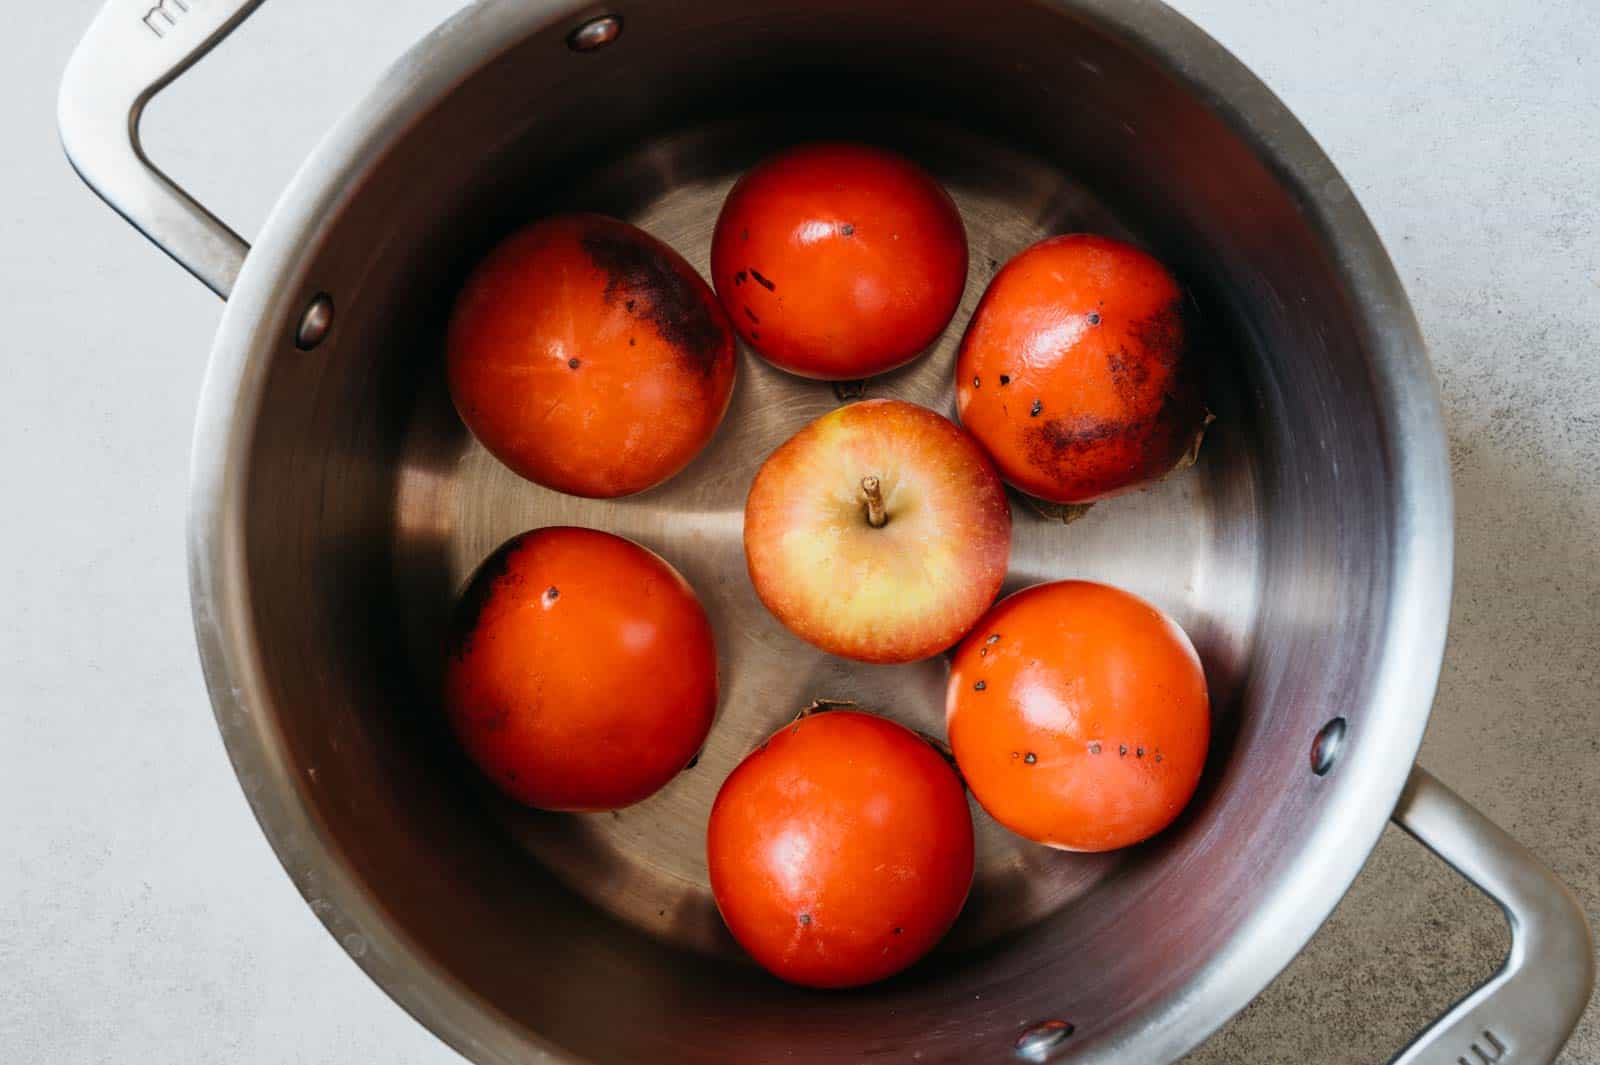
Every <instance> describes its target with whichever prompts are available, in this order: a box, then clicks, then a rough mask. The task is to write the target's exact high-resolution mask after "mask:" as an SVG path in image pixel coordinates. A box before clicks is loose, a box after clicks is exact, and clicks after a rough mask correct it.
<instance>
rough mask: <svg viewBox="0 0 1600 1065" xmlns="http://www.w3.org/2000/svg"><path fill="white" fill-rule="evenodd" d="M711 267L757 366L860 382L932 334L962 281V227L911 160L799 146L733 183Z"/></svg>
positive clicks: (851, 147)
mask: <svg viewBox="0 0 1600 1065" xmlns="http://www.w3.org/2000/svg"><path fill="white" fill-rule="evenodd" d="M711 277H712V281H713V283H714V284H715V285H716V288H717V295H718V297H719V298H720V299H721V300H722V303H723V306H724V307H726V308H727V311H728V315H729V318H730V319H731V320H732V322H733V327H734V328H735V329H736V330H738V332H739V334H740V335H741V336H742V337H744V339H745V342H746V343H748V344H749V345H750V346H751V347H752V348H754V349H755V350H756V351H757V352H758V353H759V354H760V355H761V356H762V357H763V358H765V359H766V360H767V361H768V362H771V363H772V364H773V365H774V366H777V367H779V368H780V369H783V370H787V371H788V372H789V373H792V374H797V375H799V376H801V377H812V378H819V379H822V380H831V381H841V380H857V379H860V378H864V377H871V376H873V375H875V374H880V373H884V372H886V371H888V370H892V369H894V368H895V367H897V366H901V365H904V364H905V363H907V362H909V361H911V360H912V359H914V358H916V357H917V355H919V354H921V353H922V352H923V351H924V350H925V349H926V348H927V347H928V346H929V345H931V344H932V343H933V342H934V341H935V340H937V339H938V338H939V335H940V333H942V332H943V331H944V328H945V326H946V325H948V324H949V322H950V319H951V317H952V316H953V315H954V314H955V311H956V307H957V305H958V304H959V303H960V301H961V293H962V291H963V289H964V288H965V287H966V279H967V236H966V229H965V228H964V226H963V225H962V222H961V214H960V212H959V211H958V210H957V209H956V206H955V203H954V201H952V200H951V199H950V196H949V194H948V193H946V192H945V191H944V189H943V188H941V187H940V186H939V184H938V182H936V181H934V179H933V178H932V177H930V176H929V175H928V174H927V173H926V172H924V171H923V170H922V169H921V168H920V167H918V166H917V165H916V164H915V163H912V162H911V161H910V160H907V159H904V158H902V157H900V156H898V155H896V154H894V153H892V152H888V151H885V150H883V149H881V148H875V147H871V146H868V145H864V144H846V143H820V144H806V145H801V146H798V147H795V148H790V149H788V150H786V151H783V152H779V153H778V154H776V155H774V156H771V157H769V158H768V159H766V160H763V161H762V162H761V163H760V164H759V165H757V166H756V167H755V168H754V169H752V170H751V171H750V172H749V173H747V174H745V175H744V176H743V177H742V178H740V179H739V181H738V183H737V184H736V185H735V186H734V187H733V190H732V191H731V192H730V193H729V194H728V198H727V201H726V202H725V203H724V204H723V207H722V213H721V215H720V216H719V217H718V219H717V228H716V232H715V233H714V234H713V237H712V244H711Z"/></svg>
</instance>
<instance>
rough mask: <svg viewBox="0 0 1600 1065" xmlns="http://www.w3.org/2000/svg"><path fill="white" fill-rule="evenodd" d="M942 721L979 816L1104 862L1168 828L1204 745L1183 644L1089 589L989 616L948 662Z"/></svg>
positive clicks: (1026, 600)
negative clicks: (1100, 854) (1105, 856)
mask: <svg viewBox="0 0 1600 1065" xmlns="http://www.w3.org/2000/svg"><path fill="white" fill-rule="evenodd" d="M945 712H946V727H947V729H948V734H949V739H950V748H951V750H952V751H953V752H954V754H955V758H956V763H957V764H958V765H959V766H960V767H961V772H962V774H963V776H964V777H965V778H966V781H967V786H968V787H970V788H971V789H972V794H973V797H974V798H976V799H977V800H978V803H979V805H981V806H982V807H983V808H984V809H985V810H986V811H988V813H989V814H990V816H992V817H993V818H994V819H995V820H996V821H999V822H1000V823H1001V824H1002V825H1004V826H1005V827H1007V828H1009V829H1010V830H1011V831H1013V832H1015V833H1017V834H1018V835H1021V836H1025V837H1027V838H1028V839H1031V840H1034V841H1036V842H1039V843H1044V844H1048V845H1049V846H1052V847H1057V848H1060V849H1063V850H1075V851H1104V850H1114V849H1116V848H1119V847H1126V846H1129V845H1131V844H1134V843H1138V842H1140V841H1141V840H1145V839H1148V838H1150V837H1151V836H1153V835H1155V834H1156V833H1157V832H1160V831H1161V830H1162V829H1163V828H1165V827H1167V825H1169V824H1170V823H1171V822H1172V821H1173V819H1174V818H1176V817H1177V816H1178V814H1179V812H1181V811H1182V810H1183V808H1184V806H1185V805H1186V804H1187V803H1188V801H1189V799H1190V797H1191V796H1193V794H1194V792H1195V788H1196V787H1197V786H1198V784H1199V780H1200V773H1201V770H1202V769H1203V768H1204V765H1205V760H1206V750H1207V747H1208V745H1209V743H1210V720H1211V713H1210V699H1209V695H1208V693H1207V690H1206V679H1205V672H1204V670H1203V669H1202V668H1201V663H1200V658H1199V655H1197V654H1196V653H1195V650H1194V645H1193V644H1191V643H1190V642H1189V638H1188V636H1186V635H1185V634H1184V632H1183V630H1182V629H1181V628H1179V627H1178V625H1177V623H1176V622H1174V621H1173V620H1172V619H1171V618H1169V617H1167V616H1166V615H1165V614H1163V613H1162V612H1161V611H1160V610H1158V609H1156V608H1155V607H1154V606H1152V605H1150V604H1149V603H1147V602H1145V601H1144V600H1142V599H1140V598H1138V597H1137V596H1134V595H1131V594H1129V593H1127V592H1124V591H1122V590H1120V589H1117V588H1112V587H1110V586H1108V585H1104V584H1095V583H1092V582H1089V581H1058V582H1055V583H1052V584H1041V585H1035V586H1034V587H1032V588H1025V589H1023V590H1022V591H1020V592H1017V593H1016V594H1015V595H1012V596H1010V597H1008V598H1006V599H1004V600H1002V601H1001V602H1000V603H999V604H997V605H996V606H995V608H994V609H993V610H991V611H990V612H989V614H988V615H987V616H986V617H985V618H984V619H983V620H982V621H980V622H979V623H978V626H977V627H976V628H975V629H973V631H972V634H971V635H970V636H969V637H968V638H967V639H966V640H965V641H964V642H963V643H962V644H961V646H960V647H959V648H957V650H956V653H955V657H954V659H953V661H952V663H951V670H950V683H949V688H948V691H947V696H946V703H945ZM1019 754H1020V755H1022V757H1017V756H1018V755H1019Z"/></svg>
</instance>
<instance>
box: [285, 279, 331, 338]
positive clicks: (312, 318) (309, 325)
mask: <svg viewBox="0 0 1600 1065" xmlns="http://www.w3.org/2000/svg"><path fill="white" fill-rule="evenodd" d="M332 329H333V297H332V296H330V295H328V294H327V293H326V292H319V293H317V294H316V296H315V297H314V298H313V299H312V300H311V302H310V304H308V305H307V306H306V309H305V313H304V314H302V315H301V316H300V328H298V329H296V330H295V331H294V346H295V347H297V348H299V349H300V350H301V351H310V350H311V349H312V348H314V347H316V346H317V345H318V344H320V343H322V342H323V341H324V340H326V339H327V337H328V333H329V332H330V331H331V330H332Z"/></svg>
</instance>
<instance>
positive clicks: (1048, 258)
mask: <svg viewBox="0 0 1600 1065" xmlns="http://www.w3.org/2000/svg"><path fill="white" fill-rule="evenodd" d="M1189 341H1190V338H1189V330H1188V329H1187V326H1186V322H1185V318H1184V307H1183V292H1182V290H1181V289H1180V288H1179V286H1178V283H1177V281H1176V280H1175V279H1174V278H1173V276H1172V274H1171V273H1170V272H1169V271H1168V270H1167V268H1166V267H1165V266H1163V265H1162V264H1161V263H1159V262H1158V261H1156V260H1155V259H1154V258H1153V257H1151V256H1150V255H1148V254H1146V253H1145V252H1143V251H1141V250H1139V249H1138V248H1135V247H1133V246H1132V245H1131V244H1126V243H1123V242H1122V241H1118V240H1113V239H1111V238H1109V237H1102V236H1096V235H1093V234H1086V233H1076V234H1070V235H1067V236H1060V237H1052V238H1050V239H1048V240H1044V241H1040V242H1039V243H1037V244H1035V245H1033V246H1032V247H1030V248H1028V249H1027V250H1025V251H1023V252H1022V253H1021V254H1019V255H1018V256H1017V257H1016V258H1014V259H1012V260H1011V261H1010V262H1008V263H1007V264H1006V265H1005V266H1004V267H1003V268H1002V269H1001V270H1000V272H999V273H998V274H996V275H995V277H994V279H993V280H992V281H991V282H990V283H989V287H988V289H987V290H986V291H985V292H984V294H983V299H982V300H980V301H979V303H978V308H977V310H976V311H974V312H973V316H972V320H971V321H970V322H969V323H968V325H967V331H966V333H965V335H964V336H963V337H962V341H961V348H960V351H959V353H958V355H957V359H956V409H957V411H958V412H959V414H960V417H961V424H962V425H963V426H964V427H965V428H966V429H967V430H968V431H969V432H971V433H972V435H973V436H975V437H976V438H977V439H978V442H979V443H981V444H982V445H983V446H984V448H985V450H987V451H988V452H989V454H990V456H992V457H993V459H994V461H995V465H996V466H997V467H998V468H999V470H1000V475H1001V476H1002V477H1003V478H1005V480H1006V482H1007V483H1008V484H1010V485H1012V486H1013V487H1015V488H1018V489H1020V490H1022V491H1023V492H1026V493H1028V494H1029V495H1031V496H1034V497H1036V498H1038V499H1042V500H1046V501H1048V502H1051V503H1063V504H1084V503H1092V502H1094V501H1096V500H1099V499H1103V498H1105V497H1107V496H1111V495H1115V494H1117V493H1118V492H1123V491H1126V490H1128V489H1130V488H1133V487H1136V486H1138V485H1140V484H1143V483H1145V482H1148V481H1151V480H1154V479H1156V478H1159V477H1161V476H1162V475H1163V474H1165V473H1167V472H1168V471H1170V470H1171V469H1172V468H1173V467H1174V466H1176V465H1178V464H1179V462H1180V461H1182V460H1183V459H1184V458H1185V456H1186V455H1188V454H1189V452H1190V451H1191V449H1192V448H1193V447H1194V446H1195V445H1196V443H1197V441H1198V438H1199V434H1200V432H1201V430H1202V429H1204V427H1205V424H1206V420H1207V413H1206V409H1205V403H1204V400H1203V398H1202V395H1201V390H1200V387H1199V373H1198V368H1197V367H1196V366H1195V365H1194V357H1193V355H1192V353H1191V351H1190V343H1189Z"/></svg>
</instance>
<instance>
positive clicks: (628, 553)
mask: <svg viewBox="0 0 1600 1065" xmlns="http://www.w3.org/2000/svg"><path fill="white" fill-rule="evenodd" d="M452 628H453V630H454V631H453V633H452V639H451V642H450V645H449V648H448V660H447V662H446V666H445V684H444V705H445V710H446V714H447V716H448V718H449V721H450V725H451V728H452V730H453V731H454V732H455V735H456V738H457V739H458V740H459V741H460V743H461V746H462V748H463V749H464V750H465V751H466V754H467V756H468V758H470V759H471V761H472V762H473V763H474V764H475V765H477V767H478V768H479V769H480V770H482V772H483V774H484V776H485V777H486V778H487V779H488V780H490V781H492V782H493V783H494V784H495V785H496V786H497V787H499V788H500V790H501V791H503V792H505V793H506V794H507V795H509V796H511V797H512V798H513V799H516V800H517V801H519V802H522V803H525V804H527V805H529V806H534V807H538V808H540V809H545V810H609V809H615V808H617V807H621V806H627V805H629V804H630V803H635V802H638V801H640V800H641V799H644V798H646V797H648V796H649V795H651V794H653V793H655V792H656V791H658V790H659V789H660V788H662V787H663V786H665V785H666V784H667V783H668V782H669V781H670V780H671V779H672V778H673V777H675V776H676V775H677V774H678V773H679V772H680V771H682V770H683V769H684V768H685V767H692V766H693V764H694V760H695V758H696V756H697V752H698V751H699V750H700V749H701V747H702V746H703V745H704V743H705V739H706V734H707V733H708V732H709V731H710V728H711V721H712V717H713V716H714V714H715V712H716V705H717V655H716V645H715V642H714V640H713V638H712V633H711V623H710V621H709V620H708V619H707V617H706V612H705V610H704V609H703V608H702V607H701V605H700V601H699V599H698V598H697V597H696V596H695V593H694V590H693V589H692V588H690V587H689V585H688V583H687V582H686V581H685V580H684V579H683V577H681V576H680V575H679V574H678V572H677V571H676V570H675V569H673V568H672V567H671V566H670V565H668V564H667V563H666V562H665V561H664V560H662V559H661V558H659V557H658V556H656V555H654V554H652V553H651V552H649V551H647V550H645V549H644V548H642V547H640V546H639V545H638V544H635V543H632V542H630V541H628V540H624V539H622V538H621V537H619V536H613V535H611V534H610V533H604V532H597V531H595V530H593V529H578V528H567V527H552V528H545V529H538V530H535V531H533V532H529V533H524V534H523V535H521V536H518V537H516V538H514V539H512V540H511V541H509V542H508V543H506V544H505V545H504V546H503V547H501V548H500V549H499V550H498V551H496V552H495V553H494V554H493V555H491V556H489V558H488V560H487V561H485V562H484V563H483V565H482V566H480V567H479V568H478V571H477V572H476V573H475V574H474V575H473V577H472V579H471V580H470V581H469V582H468V584H467V588H466V590H465V591H464V592H463V593H462V596H461V600H460V603H459V605H458V607H457V610H456V613H455V616H454V618H453V620H452Z"/></svg>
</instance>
